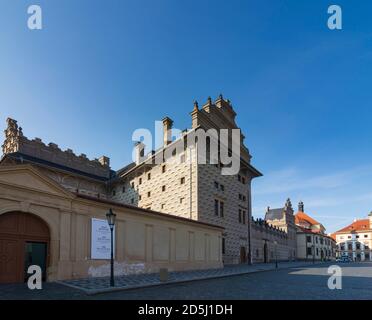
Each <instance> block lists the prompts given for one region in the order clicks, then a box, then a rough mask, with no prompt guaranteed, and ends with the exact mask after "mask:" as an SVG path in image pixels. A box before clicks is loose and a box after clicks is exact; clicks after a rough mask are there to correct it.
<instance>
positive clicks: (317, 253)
mask: <svg viewBox="0 0 372 320" xmlns="http://www.w3.org/2000/svg"><path fill="white" fill-rule="evenodd" d="M316 255H317V256H318V255H319V249H318V248H316Z"/></svg>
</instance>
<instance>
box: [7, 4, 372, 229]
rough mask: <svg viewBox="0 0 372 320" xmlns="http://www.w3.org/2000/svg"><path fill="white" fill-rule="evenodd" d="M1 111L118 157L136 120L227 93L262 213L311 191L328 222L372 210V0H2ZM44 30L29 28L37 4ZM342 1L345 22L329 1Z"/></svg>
mask: <svg viewBox="0 0 372 320" xmlns="http://www.w3.org/2000/svg"><path fill="white" fill-rule="evenodd" d="M0 4H1V6H0V39H1V47H0V48H1V50H0V99H1V100H0V121H2V122H3V125H2V126H3V127H5V119H6V118H7V117H8V116H10V117H13V118H15V119H17V120H18V122H19V124H20V125H21V126H22V127H23V129H24V133H25V135H26V136H28V137H30V138H32V137H40V138H42V139H43V141H45V142H47V143H48V142H51V141H52V142H55V143H57V144H58V145H59V146H60V147H61V148H63V149H66V148H71V149H73V150H74V151H75V152H76V153H78V154H79V153H86V154H87V155H88V157H90V158H95V157H99V156H100V155H103V154H105V155H108V156H109V157H110V158H111V163H112V167H113V168H114V169H118V168H120V167H122V166H123V165H125V164H127V163H128V162H129V161H130V160H131V150H132V141H131V135H132V132H133V131H134V130H135V129H137V128H141V127H143V128H150V129H151V128H153V127H154V121H155V120H161V119H162V118H163V117H164V116H166V115H167V116H169V117H171V118H172V119H173V120H174V121H175V124H174V125H175V127H177V128H180V129H184V128H187V127H190V125H191V119H190V116H189V114H188V113H189V112H190V111H191V110H192V103H193V100H194V99H197V100H198V101H199V102H200V103H203V102H204V101H206V99H207V97H208V96H209V95H210V96H212V97H213V98H215V97H217V95H218V94H219V93H221V92H222V93H223V94H224V96H225V97H226V98H229V99H230V100H231V101H232V103H233V105H234V108H235V110H236V112H237V113H238V117H237V122H238V124H239V125H240V126H241V128H242V130H243V132H244V134H245V135H246V144H247V146H248V148H249V150H250V151H251V153H252V155H253V158H252V163H253V165H255V166H256V167H257V168H258V169H259V170H260V171H262V172H263V173H264V176H263V177H261V178H259V179H257V180H256V181H255V182H254V184H253V212H254V215H255V216H256V217H260V216H261V217H262V216H263V214H264V210H265V208H266V206H271V207H279V206H282V205H283V204H284V202H285V199H286V198H287V197H290V198H291V199H292V202H293V204H294V205H296V204H297V202H298V201H299V200H302V201H304V203H305V211H306V212H307V213H309V214H310V215H312V216H313V217H314V218H315V219H318V220H319V221H321V222H322V223H323V224H324V225H325V227H326V228H327V231H329V232H331V231H335V230H336V229H338V228H341V227H343V226H344V225H346V224H348V223H350V222H352V220H353V219H354V218H363V217H365V216H366V215H367V214H368V212H370V211H371V210H372V179H371V178H372V161H371V158H372V149H371V137H372V125H371V116H372V108H371V102H372V90H371V75H372V63H371V62H372V23H371V22H370V20H371V19H370V16H371V14H372V3H370V2H367V1H362V0H359V1H339V0H337V1H333V2H332V3H330V2H328V1H316V0H311V1H310V0H302V1H297V0H292V1H280V0H277V1H268V0H266V1H264V0H254V1H253V0H251V1H248V0H245V1H243V0H242V1H237V0H232V1H226V0H224V1H221V0H213V1H206V0H198V1H193V0H190V1H182V2H181V1H176V0H173V1H170V0H159V1H150V0H148V1H147V0H146V1H145V0H131V1H128V0H107V1H94V0H89V1H88V0H78V1H77V0H63V1H56V0H54V1H53V0H48V1H22V0H0ZM31 4H39V5H41V7H42V9H43V30H41V31H30V30H28V28H27V17H28V15H27V7H28V6H29V5H31ZM330 4H339V5H340V6H341V7H342V9H343V30H341V31H331V30H329V29H328V28H327V25H326V23H327V18H328V14H327V8H328V6H329V5H330Z"/></svg>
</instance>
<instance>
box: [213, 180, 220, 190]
mask: <svg viewBox="0 0 372 320" xmlns="http://www.w3.org/2000/svg"><path fill="white" fill-rule="evenodd" d="M214 187H215V188H216V189H218V187H219V184H218V182H217V181H215V182H214Z"/></svg>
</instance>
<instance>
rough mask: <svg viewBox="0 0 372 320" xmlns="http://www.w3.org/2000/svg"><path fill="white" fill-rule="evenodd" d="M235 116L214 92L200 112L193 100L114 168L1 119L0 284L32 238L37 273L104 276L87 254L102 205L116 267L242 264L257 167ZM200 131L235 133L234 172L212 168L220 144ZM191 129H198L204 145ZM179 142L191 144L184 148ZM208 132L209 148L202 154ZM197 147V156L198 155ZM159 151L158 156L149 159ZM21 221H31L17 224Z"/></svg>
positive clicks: (19, 266) (103, 266)
mask: <svg viewBox="0 0 372 320" xmlns="http://www.w3.org/2000/svg"><path fill="white" fill-rule="evenodd" d="M235 116H236V114H235V112H234V110H233V108H232V105H231V103H230V102H229V101H228V100H225V99H224V98H223V97H222V96H220V97H219V98H218V99H216V100H215V101H214V102H212V99H210V98H209V99H208V101H207V103H206V104H204V105H203V107H202V108H200V109H199V106H198V104H197V103H195V105H194V109H193V111H192V112H191V118H192V128H191V129H190V130H188V131H184V132H183V133H182V134H181V136H180V137H178V138H177V139H175V140H174V139H172V120H171V119H169V118H165V119H164V120H163V141H164V143H163V145H162V146H161V148H159V149H158V150H156V151H152V152H149V153H148V154H145V152H144V150H145V146H144V145H143V144H142V143H137V144H136V161H135V162H133V163H131V164H129V165H127V166H125V167H124V168H122V169H120V170H118V171H114V170H112V169H111V167H110V159H109V158H108V157H106V156H102V157H100V158H99V159H94V160H90V159H88V158H87V157H86V155H85V154H81V155H76V154H74V152H73V151H72V150H70V149H67V150H65V151H63V150H61V149H60V148H59V147H58V145H57V144H54V143H49V144H48V145H46V144H44V143H43V142H42V140H41V139H39V138H35V139H33V140H30V139H28V138H27V137H26V136H24V135H23V130H22V128H21V127H18V124H17V121H15V120H12V119H8V120H7V128H6V130H5V141H4V143H3V146H2V149H3V156H2V158H1V162H0V169H1V172H0V186H1V189H0V204H1V208H2V209H1V212H0V244H1V245H0V251H1V253H2V255H5V256H6V257H7V258H6V261H7V262H6V263H5V262H3V260H2V262H1V265H0V269H1V270H2V272H3V274H4V275H6V276H4V277H5V278H4V279H1V280H0V281H2V282H5V281H8V280H11V281H13V280H17V281H20V279H23V277H24V267H25V258H24V257H25V255H26V252H31V251H32V250H33V249H32V248H33V247H32V245H29V244H27V243H34V242H37V241H41V242H42V243H44V244H45V247H44V249H45V254H44V260H43V261H44V265H45V269H46V271H45V272H46V274H47V280H55V279H68V278H79V277H84V276H94V275H104V274H105V272H106V273H107V272H108V261H107V259H103V260H95V259H93V257H92V252H91V243H92V237H93V236H92V232H93V231H92V228H93V227H92V220H93V219H101V220H103V219H104V214H105V212H106V211H107V210H108V208H110V207H112V208H113V209H114V210H115V211H116V213H117V215H118V218H117V219H118V225H117V229H116V239H115V254H116V257H117V258H116V262H117V265H116V266H115V268H116V269H117V270H115V271H116V272H117V273H119V274H125V273H131V272H138V271H141V272H152V271H154V270H157V269H159V268H160V267H162V266H165V267H168V268H169V269H170V270H185V269H197V268H211V267H221V266H222V265H223V263H225V264H229V263H246V262H249V261H251V254H250V252H251V250H252V249H251V230H250V228H251V224H250V221H251V181H252V179H253V178H255V177H258V176H261V173H260V172H259V171H257V170H256V169H255V168H254V167H253V166H252V165H251V163H250V160H251V155H250V153H249V151H248V149H247V148H246V147H245V145H244V136H243V134H242V133H241V131H240V129H239V128H238V126H237V125H236V123H235ZM210 129H214V130H216V131H217V132H219V130H220V129H227V130H228V131H232V130H233V129H237V130H239V140H240V142H241V143H240V147H239V151H240V152H239V155H238V157H237V158H238V161H239V171H238V172H236V174H233V175H223V174H221V172H222V171H223V170H224V168H226V166H227V165H226V163H223V162H222V161H221V157H220V154H219V153H220V150H221V147H223V142H221V141H222V140H221V141H220V139H219V136H214V135H212V134H209V133H208V132H209V131H208V130H210ZM199 132H202V133H203V132H207V133H206V136H205V143H203V141H202V140H203V139H202V138H203V136H202V135H199ZM195 134H196V138H195ZM190 137H192V138H190ZM188 139H190V140H194V143H193V144H190V145H188V144H187V140H188ZM216 139H217V140H218V141H217V145H218V149H217V150H218V152H217V153H214V154H213V153H212V152H208V151H209V150H212V149H213V148H212V147H211V146H212V143H215V141H214V140H216ZM226 144H227V146H226V147H227V149H228V152H229V156H230V157H231V158H233V157H234V156H235V157H236V154H235V151H234V152H232V149H233V147H231V143H230V141H227V143H226ZM205 148H206V149H207V153H206V154H207V156H206V158H207V159H206V162H205V163H203V162H200V161H199V157H200V154H202V153H203V152H204V150H205ZM180 150H181V151H180ZM213 150H214V149H213ZM175 151H177V152H175ZM159 157H160V159H161V161H160V162H159V161H155V162H154V161H152V160H153V159H155V158H157V159H159ZM13 182H14V183H13ZM47 187H50V189H48V188H47ZM18 191H19V192H18ZM25 221H28V222H29V224H30V225H33V226H34V228H31V230H27V228H26V229H25ZM26 225H27V224H26ZM4 226H5V227H4ZM35 239H36V240H35ZM37 239H39V240H37ZM12 246H13V247H12ZM26 248H27V249H26ZM35 250H36V249H35ZM13 252H16V253H14V254H13ZM30 257H31V258H30V259H31V260H32V255H31V256H30ZM12 270H17V272H15V273H14V272H13V271H12Z"/></svg>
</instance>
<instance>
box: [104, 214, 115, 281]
mask: <svg viewBox="0 0 372 320" xmlns="http://www.w3.org/2000/svg"><path fill="white" fill-rule="evenodd" d="M106 218H107V223H108V225H109V227H110V231H111V272H110V286H111V287H114V286H115V281H114V235H113V232H114V226H115V218H116V214H115V213H113V212H112V209H111V208H110V209H109V211H108V212H107V213H106Z"/></svg>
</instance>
